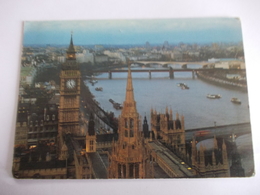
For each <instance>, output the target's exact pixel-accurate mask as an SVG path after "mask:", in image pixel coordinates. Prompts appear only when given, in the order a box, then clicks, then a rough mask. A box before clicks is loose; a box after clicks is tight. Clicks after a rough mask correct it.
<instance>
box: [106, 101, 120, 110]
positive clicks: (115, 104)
mask: <svg viewBox="0 0 260 195" xmlns="http://www.w3.org/2000/svg"><path fill="white" fill-rule="evenodd" d="M109 102H110V103H111V104H113V107H114V108H115V109H116V110H121V109H122V108H123V106H122V105H121V104H119V103H117V102H115V101H114V100H112V99H109Z"/></svg>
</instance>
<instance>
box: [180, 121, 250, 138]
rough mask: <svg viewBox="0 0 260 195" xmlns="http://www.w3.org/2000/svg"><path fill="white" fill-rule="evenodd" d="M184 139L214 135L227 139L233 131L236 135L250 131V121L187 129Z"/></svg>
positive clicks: (211, 136)
mask: <svg viewBox="0 0 260 195" xmlns="http://www.w3.org/2000/svg"><path fill="white" fill-rule="evenodd" d="M185 132H186V133H185V135H186V141H191V140H192V138H193V136H195V137H196V140H197V141H202V140H205V139H210V138H213V137H214V136H215V135H216V136H217V137H218V138H223V139H228V138H230V136H231V135H232V134H233V133H234V134H235V135H236V137H239V136H241V135H245V134H250V133H251V125H250V123H249V122H248V123H239V124H230V125H221V126H212V127H203V128H196V129H187V130H186V131H185Z"/></svg>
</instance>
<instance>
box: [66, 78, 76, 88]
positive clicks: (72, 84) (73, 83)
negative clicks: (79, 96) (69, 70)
mask: <svg viewBox="0 0 260 195" xmlns="http://www.w3.org/2000/svg"><path fill="white" fill-rule="evenodd" d="M66 87H67V89H74V88H75V87H76V81H75V80H74V79H69V80H67V81H66Z"/></svg>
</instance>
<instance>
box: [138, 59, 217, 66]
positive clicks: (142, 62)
mask: <svg viewBox="0 0 260 195" xmlns="http://www.w3.org/2000/svg"><path fill="white" fill-rule="evenodd" d="M133 63H134V64H140V65H145V66H147V65H153V64H158V65H162V66H165V65H169V64H171V65H181V66H188V65H194V64H196V65H201V67H203V66H206V65H210V64H215V63H213V62H207V61H202V62H174V61H141V60H139V61H134V62H133Z"/></svg>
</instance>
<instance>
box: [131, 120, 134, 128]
mask: <svg viewBox="0 0 260 195" xmlns="http://www.w3.org/2000/svg"><path fill="white" fill-rule="evenodd" d="M133 127H134V119H132V118H130V129H132V128H133Z"/></svg>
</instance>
